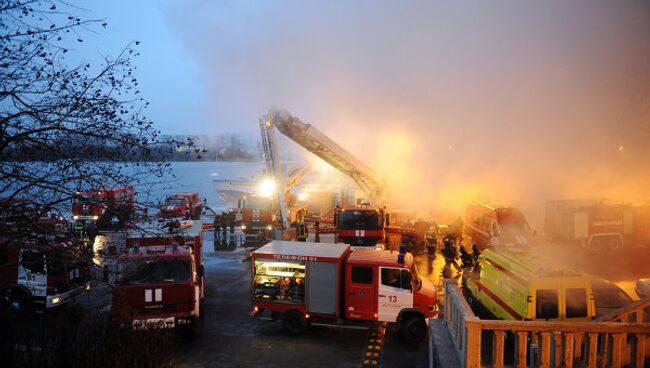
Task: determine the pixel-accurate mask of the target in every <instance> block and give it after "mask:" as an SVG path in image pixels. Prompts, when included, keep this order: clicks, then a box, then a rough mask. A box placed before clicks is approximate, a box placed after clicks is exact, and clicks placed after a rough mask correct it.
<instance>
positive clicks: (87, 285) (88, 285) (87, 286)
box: [86, 283, 90, 291]
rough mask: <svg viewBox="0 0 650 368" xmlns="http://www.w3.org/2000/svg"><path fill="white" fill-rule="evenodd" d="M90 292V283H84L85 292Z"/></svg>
mask: <svg viewBox="0 0 650 368" xmlns="http://www.w3.org/2000/svg"><path fill="white" fill-rule="evenodd" d="M89 290H90V283H86V291H89Z"/></svg>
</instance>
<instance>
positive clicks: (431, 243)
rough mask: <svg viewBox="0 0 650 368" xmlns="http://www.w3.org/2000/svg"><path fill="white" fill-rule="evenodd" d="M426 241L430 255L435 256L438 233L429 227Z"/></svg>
mask: <svg viewBox="0 0 650 368" xmlns="http://www.w3.org/2000/svg"><path fill="white" fill-rule="evenodd" d="M426 242H427V253H428V254H429V257H431V258H434V257H435V256H436V243H437V239H436V233H435V231H434V230H433V229H429V231H427V235H426Z"/></svg>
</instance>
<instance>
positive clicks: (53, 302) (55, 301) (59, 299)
mask: <svg viewBox="0 0 650 368" xmlns="http://www.w3.org/2000/svg"><path fill="white" fill-rule="evenodd" d="M60 301H61V298H59V297H58V296H57V297H55V298H52V304H58V303H59V302H60Z"/></svg>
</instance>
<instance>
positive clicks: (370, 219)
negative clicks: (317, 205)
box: [334, 206, 390, 247]
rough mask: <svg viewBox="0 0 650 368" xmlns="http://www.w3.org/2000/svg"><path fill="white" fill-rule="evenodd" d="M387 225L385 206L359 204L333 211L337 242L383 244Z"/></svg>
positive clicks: (367, 244)
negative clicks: (358, 205)
mask: <svg viewBox="0 0 650 368" xmlns="http://www.w3.org/2000/svg"><path fill="white" fill-rule="evenodd" d="M389 225H390V217H389V214H388V213H386V210H385V208H372V207H367V206H361V207H349V208H337V209H336V210H335V212H334V226H335V227H336V242H337V243H345V244H350V245H354V246H370V247H374V246H376V245H377V244H385V239H386V234H385V229H386V227H387V226H389Z"/></svg>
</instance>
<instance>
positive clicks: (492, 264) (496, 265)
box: [485, 258, 528, 287]
mask: <svg viewBox="0 0 650 368" xmlns="http://www.w3.org/2000/svg"><path fill="white" fill-rule="evenodd" d="M485 262H487V263H488V264H490V265H491V266H492V267H494V268H496V269H497V270H499V271H501V272H503V273H505V274H506V275H508V276H510V278H512V279H513V280H514V281H515V282H517V283H518V284H520V285H521V286H524V287H528V282H526V280H524V279H523V278H521V277H520V276H518V275H516V274H515V273H514V272H512V271H510V270H509V269H507V268H505V267H503V266H501V265H500V264H498V263H496V262H495V261H493V260H491V259H490V258H486V259H485Z"/></svg>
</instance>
